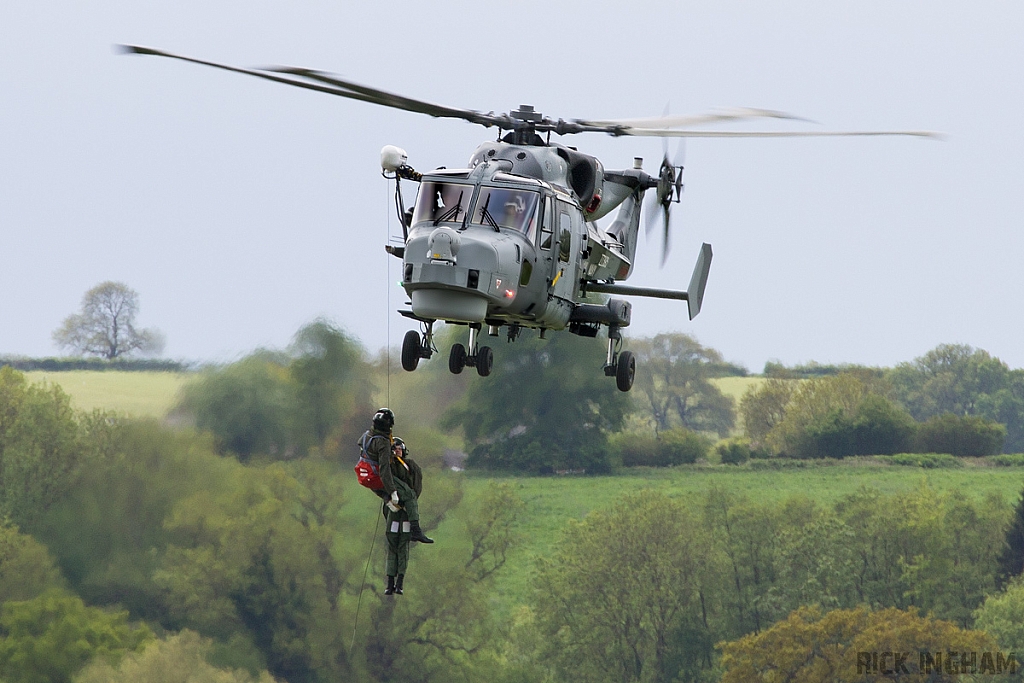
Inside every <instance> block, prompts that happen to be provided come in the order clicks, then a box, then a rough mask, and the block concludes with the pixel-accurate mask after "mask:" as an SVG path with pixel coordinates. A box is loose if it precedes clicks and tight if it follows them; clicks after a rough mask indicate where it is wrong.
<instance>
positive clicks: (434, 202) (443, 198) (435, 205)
mask: <svg viewBox="0 0 1024 683" xmlns="http://www.w3.org/2000/svg"><path fill="white" fill-rule="evenodd" d="M472 198H473V186H472V185H463V184H459V183H434V182H426V183H422V184H421V185H420V194H419V197H418V198H417V199H416V211H415V213H413V216H412V224H413V225H416V224H417V223H421V222H423V221H429V222H430V223H433V224H434V225H437V224H438V223H440V222H442V221H451V222H461V221H462V219H463V218H464V217H465V216H466V211H468V210H469V201H470V200H471V199H472Z"/></svg>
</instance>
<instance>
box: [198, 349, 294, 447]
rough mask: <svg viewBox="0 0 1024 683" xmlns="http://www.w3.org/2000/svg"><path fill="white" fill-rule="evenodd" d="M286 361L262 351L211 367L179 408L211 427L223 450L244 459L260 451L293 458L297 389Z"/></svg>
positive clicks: (200, 426)
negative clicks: (216, 367)
mask: <svg viewBox="0 0 1024 683" xmlns="http://www.w3.org/2000/svg"><path fill="white" fill-rule="evenodd" d="M286 362H287V361H286V359H285V358H283V357H282V356H280V355H277V354H274V353H271V352H267V351H257V352H256V353H253V354H252V355H250V356H247V357H246V358H243V359H242V360H240V361H238V362H237V363H232V364H231V365H229V366H227V367H224V368H219V369H216V370H211V371H209V372H208V373H206V375H204V376H203V377H202V378H201V379H200V380H198V381H197V382H194V383H192V384H189V385H187V386H186V387H185V389H184V391H183V392H182V399H181V401H180V403H179V405H178V407H179V409H181V410H183V411H185V412H186V413H188V414H191V415H192V416H194V419H195V425H196V427H197V428H198V429H201V430H208V431H209V432H211V433H212V434H213V436H214V438H215V439H216V441H217V447H218V450H220V451H221V452H228V451H230V452H232V453H234V454H235V455H237V456H238V458H239V459H240V460H242V461H243V462H245V461H247V460H249V458H251V457H252V456H253V455H255V454H257V453H258V454H262V455H271V456H276V457H278V458H283V457H287V456H288V455H290V454H291V453H292V452H293V451H294V450H295V446H294V439H293V438H292V424H293V414H294V412H295V404H296V399H295V387H294V385H293V384H292V382H291V381H290V380H289V377H288V371H287V367H286V365H285V363H286Z"/></svg>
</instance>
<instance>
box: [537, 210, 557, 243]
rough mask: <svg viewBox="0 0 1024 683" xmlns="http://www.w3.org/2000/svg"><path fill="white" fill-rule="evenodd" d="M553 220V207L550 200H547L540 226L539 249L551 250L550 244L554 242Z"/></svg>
mask: <svg viewBox="0 0 1024 683" xmlns="http://www.w3.org/2000/svg"><path fill="white" fill-rule="evenodd" d="M554 220H555V212H554V206H553V205H552V203H551V200H550V199H549V200H547V202H545V206H544V220H543V221H542V222H541V225H540V248H541V249H544V250H548V249H550V248H551V242H552V241H553V240H554V234H555V229H554V227H553V225H554Z"/></svg>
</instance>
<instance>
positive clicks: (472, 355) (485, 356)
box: [448, 324, 494, 377]
mask: <svg viewBox="0 0 1024 683" xmlns="http://www.w3.org/2000/svg"><path fill="white" fill-rule="evenodd" d="M479 332H480V325H479V324H473V325H470V326H469V348H468V349H467V348H466V347H465V346H463V345H462V344H454V345H452V350H451V353H450V354H449V355H448V369H449V370H451V372H452V374H454V375H457V374H459V373H460V372H462V370H463V368H465V367H466V366H467V365H469V366H471V367H475V368H476V372H477V374H478V375H480V376H481V377H486V376H487V375H489V374H491V368H492V367H493V366H494V353H493V352H492V351H491V347H489V346H480V347H477V335H478V334H479Z"/></svg>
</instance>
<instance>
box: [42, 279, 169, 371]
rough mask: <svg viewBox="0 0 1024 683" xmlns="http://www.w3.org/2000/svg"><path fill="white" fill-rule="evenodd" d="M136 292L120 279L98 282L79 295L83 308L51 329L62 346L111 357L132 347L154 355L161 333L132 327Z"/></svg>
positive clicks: (136, 308)
mask: <svg viewBox="0 0 1024 683" xmlns="http://www.w3.org/2000/svg"><path fill="white" fill-rule="evenodd" d="M138 313H139V295H138V294H137V293H136V292H135V290H133V289H131V288H130V287H129V286H128V285H126V284H124V283H123V282H110V281H108V282H101V283H100V284H98V285H96V286H95V287H93V288H92V289H90V290H89V291H88V292H86V293H85V295H84V296H83V297H82V312H81V313H75V314H73V315H69V316H68V317H67V318H65V319H64V322H63V323H61V326H60V327H59V328H57V329H56V330H55V331H54V333H53V341H54V343H55V344H57V346H58V347H59V348H61V349H71V350H72V351H75V352H77V353H81V354H90V355H96V356H103V357H104V358H106V359H107V360H113V359H115V358H119V357H121V356H125V355H128V354H131V353H133V352H135V351H138V352H140V353H144V354H154V355H157V354H159V353H160V352H161V351H163V347H164V338H163V335H162V334H161V333H160V332H159V331H157V330H154V329H145V330H137V329H135V316H136V315H138Z"/></svg>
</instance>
